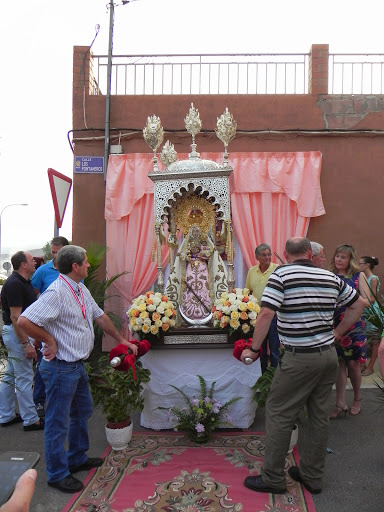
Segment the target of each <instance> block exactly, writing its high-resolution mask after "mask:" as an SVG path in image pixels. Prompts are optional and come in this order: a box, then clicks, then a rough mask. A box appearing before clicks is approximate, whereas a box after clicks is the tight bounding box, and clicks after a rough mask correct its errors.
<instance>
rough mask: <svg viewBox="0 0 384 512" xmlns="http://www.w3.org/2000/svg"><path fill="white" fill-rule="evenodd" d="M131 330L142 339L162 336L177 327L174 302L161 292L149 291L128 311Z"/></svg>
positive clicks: (134, 302)
mask: <svg viewBox="0 0 384 512" xmlns="http://www.w3.org/2000/svg"><path fill="white" fill-rule="evenodd" d="M126 314H127V316H128V318H129V330H130V331H131V332H133V333H134V334H137V336H138V337H139V338H140V339H143V338H145V337H146V335H148V334H152V335H154V336H160V333H161V332H166V331H168V330H169V329H171V328H172V327H174V326H175V318H176V311H175V306H174V304H173V302H171V301H170V300H169V298H168V297H167V296H166V295H163V294H162V293H160V292H156V293H155V292H153V291H148V292H146V293H145V294H144V295H140V296H139V297H137V298H136V299H134V300H133V303H132V306H131V307H130V308H129V309H128V311H127V313H126Z"/></svg>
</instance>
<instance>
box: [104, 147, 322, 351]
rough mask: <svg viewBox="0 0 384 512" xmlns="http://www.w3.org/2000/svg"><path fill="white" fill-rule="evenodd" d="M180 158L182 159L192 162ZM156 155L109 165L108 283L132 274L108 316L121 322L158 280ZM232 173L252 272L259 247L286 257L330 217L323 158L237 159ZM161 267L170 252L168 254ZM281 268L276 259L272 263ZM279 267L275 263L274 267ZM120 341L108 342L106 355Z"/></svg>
mask: <svg viewBox="0 0 384 512" xmlns="http://www.w3.org/2000/svg"><path fill="white" fill-rule="evenodd" d="M187 157H188V155H187V154H180V155H179V159H180V160H182V159H185V158H187ZM201 158H204V159H208V160H214V161H217V162H221V161H222V154H221V153H202V154H201ZM151 160H152V155H150V154H141V153H135V154H126V155H112V156H110V158H109V162H108V173H107V185H106V198H105V218H106V222H107V246H108V248H109V251H108V254H107V276H109V277H110V276H112V275H114V274H117V273H120V272H123V271H126V272H127V274H126V275H124V276H122V277H121V278H119V279H118V280H117V281H116V283H115V284H114V285H112V286H111V287H110V289H109V294H110V295H116V297H111V298H110V299H108V301H107V303H106V310H112V311H114V312H115V313H117V314H119V315H121V318H122V320H123V321H124V324H125V334H126V335H128V331H127V317H126V315H125V311H126V310H127V309H128V307H129V306H130V304H131V302H132V300H133V299H134V298H135V297H137V296H138V295H140V294H142V293H145V292H146V291H147V290H148V289H149V288H150V287H151V286H152V283H153V282H154V281H155V280H156V278H157V265H156V261H151V257H152V253H153V248H154V228H153V225H154V207H153V182H152V181H151V180H150V179H149V178H148V176H147V174H148V173H149V172H151V171H152V163H151ZM229 161H230V165H231V166H232V167H233V169H234V171H233V173H232V175H231V179H230V191H231V207H232V222H233V226H234V232H235V236H236V238H237V241H238V244H239V246H240V249H241V251H242V254H243V257H244V260H245V262H246V265H247V266H248V267H250V266H252V265H254V264H255V257H254V250H255V247H256V246H257V245H258V244H260V243H262V242H266V243H268V244H270V245H271V247H272V251H273V252H275V251H276V252H277V253H278V254H279V255H280V256H281V257H283V250H284V245H285V241H286V240H287V238H290V237H291V236H305V235H306V233H307V230H308V225H309V221H310V218H311V217H317V216H319V215H323V214H324V213H325V210H324V206H323V202H322V198H321V189H320V171H321V154H320V153H319V152H298V153H297V152H296V153H231V154H230V158H229ZM162 256H163V267H165V266H166V264H167V258H168V249H167V246H163V247H162ZM274 260H275V259H274ZM275 261H276V260H275ZM115 344H116V343H115V341H114V340H112V339H109V338H108V337H106V338H105V339H104V342H103V349H104V350H110V348H112V347H113V346H115Z"/></svg>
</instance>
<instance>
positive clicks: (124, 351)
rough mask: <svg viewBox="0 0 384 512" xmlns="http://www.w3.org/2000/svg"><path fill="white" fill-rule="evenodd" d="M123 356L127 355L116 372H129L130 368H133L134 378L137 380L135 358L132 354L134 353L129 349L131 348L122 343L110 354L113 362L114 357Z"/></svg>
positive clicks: (116, 368)
mask: <svg viewBox="0 0 384 512" xmlns="http://www.w3.org/2000/svg"><path fill="white" fill-rule="evenodd" d="M129 352H130V353H129ZM122 355H125V357H124V359H123V360H122V362H121V363H120V364H119V366H116V367H115V370H118V371H120V372H127V371H128V370H129V368H132V370H133V378H134V379H136V370H135V356H134V354H132V351H131V350H130V349H129V347H127V345H123V344H122V343H120V344H119V345H117V347H115V348H113V349H112V350H111V351H110V353H109V360H110V361H111V360H112V359H113V358H114V357H120V356H122Z"/></svg>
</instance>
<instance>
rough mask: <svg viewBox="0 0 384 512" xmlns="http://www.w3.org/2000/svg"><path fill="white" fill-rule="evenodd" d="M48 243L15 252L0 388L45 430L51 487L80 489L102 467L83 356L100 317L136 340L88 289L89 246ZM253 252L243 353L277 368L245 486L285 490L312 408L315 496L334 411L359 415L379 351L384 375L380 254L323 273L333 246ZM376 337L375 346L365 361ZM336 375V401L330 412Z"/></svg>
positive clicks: (294, 473) (342, 249)
mask: <svg viewBox="0 0 384 512" xmlns="http://www.w3.org/2000/svg"><path fill="white" fill-rule="evenodd" d="M51 252H52V259H51V260H50V261H48V262H47V263H45V264H44V263H43V262H42V261H39V260H38V259H36V258H33V257H32V256H31V255H30V254H29V253H27V252H25V251H18V252H17V253H16V254H14V255H13V256H12V259H11V261H12V265H13V273H12V275H11V276H10V277H9V278H8V280H7V281H6V283H5V284H4V286H3V289H2V291H1V301H2V308H3V320H4V328H3V333H2V334H3V342H4V345H5V347H6V349H7V351H8V355H9V357H8V360H7V368H6V372H5V375H4V377H3V379H2V382H1V385H0V425H1V427H8V426H10V425H13V424H15V423H21V422H22V423H23V428H24V431H26V432H28V431H33V430H44V444H45V459H46V471H47V476H48V484H49V485H50V486H52V487H55V488H57V489H59V490H61V491H62V492H68V493H72V492H78V491H80V490H81V489H82V488H83V484H82V482H81V481H80V480H78V479H76V478H75V477H74V476H73V473H76V472H78V471H80V470H84V469H91V468H93V467H97V466H100V465H101V464H102V459H100V458H95V459H92V458H88V456H87V454H86V452H87V450H88V449H89V441H88V429H87V421H88V419H89V417H90V416H91V414H92V400H91V397H90V392H89V386H88V378H87V375H86V372H85V370H84V365H83V363H84V361H85V360H86V359H87V358H88V357H89V355H90V353H91V351H92V349H93V343H94V332H93V322H94V321H95V322H96V323H97V324H98V325H99V326H100V327H101V328H102V329H103V330H104V331H105V332H107V333H108V334H110V335H111V336H112V337H114V338H115V340H116V341H117V342H118V343H123V344H125V345H127V346H129V348H130V349H131V350H132V351H133V353H134V354H135V353H136V352H137V347H136V345H134V344H131V343H130V342H129V341H127V340H125V339H124V338H123V337H122V336H121V334H120V333H119V332H118V331H117V330H116V328H115V327H114V326H113V324H112V322H111V321H110V320H109V318H108V317H107V315H105V314H104V312H103V311H102V310H101V309H100V308H99V307H98V306H97V304H96V303H95V301H94V300H93V298H92V296H91V294H90V293H89V291H88V289H87V288H86V287H85V286H84V284H83V280H84V278H85V277H86V276H87V271H88V268H89V263H88V260H87V254H86V251H85V250H84V249H83V248H81V247H78V246H75V245H69V243H68V240H67V239H65V238H64V237H56V238H54V239H53V240H52V242H51ZM255 257H256V260H257V261H258V263H257V265H255V266H254V267H252V268H251V269H250V270H249V272H248V275H247V278H246V283H245V286H246V288H248V289H250V290H251V292H252V293H253V295H255V296H256V297H257V299H258V300H259V302H260V305H261V310H260V313H259V315H258V318H257V323H256V326H255V330H254V335H253V340H252V346H251V347H250V348H249V349H246V350H244V352H243V355H242V361H243V362H245V359H246V358H248V359H249V358H250V359H252V360H256V359H257V358H258V357H259V354H260V352H261V351H262V354H263V356H262V358H261V367H262V371H263V372H264V371H265V370H266V369H267V367H268V362H270V364H271V365H272V366H274V367H275V368H276V372H275V377H274V380H273V384H272V388H271V392H270V395H269V399H268V402H267V409H266V453H265V460H264V464H263V468H262V471H261V474H260V475H258V476H252V477H247V479H246V480H245V482H244V483H245V485H246V487H248V488H250V489H252V490H254V491H257V492H271V493H283V492H286V484H285V472H284V461H285V456H286V453H287V449H288V445H289V439H290V434H291V430H292V426H293V424H294V423H295V421H296V419H297V417H298V415H299V414H300V411H301V410H302V409H303V407H305V408H306V410H307V415H308V421H307V422H306V424H307V427H306V428H307V429H309V436H308V437H307V439H308V440H310V442H311V447H310V448H309V447H308V450H305V449H304V450H303V451H302V453H301V461H300V466H299V467H292V468H290V470H289V474H290V476H291V478H293V479H294V480H297V481H299V482H301V483H303V485H304V486H305V487H306V488H307V489H308V490H309V491H310V492H312V493H314V494H316V493H319V492H321V486H322V476H323V472H324V458H325V453H326V450H325V448H326V442H327V434H328V425H329V419H335V418H337V417H339V416H340V415H346V414H347V413H349V414H350V415H351V416H356V415H358V414H359V413H360V411H361V400H362V397H361V392H360V387H361V380H362V375H363V376H366V375H370V374H371V373H372V372H373V365H374V363H375V360H376V359H377V358H378V359H379V364H380V369H381V372H382V375H383V377H384V338H383V339H382V341H380V336H381V330H382V325H381V308H380V299H381V295H380V280H379V278H378V276H377V275H375V274H374V272H373V271H374V268H375V266H376V265H378V260H377V258H375V257H370V256H362V257H360V258H357V254H356V251H355V249H354V247H352V246H351V245H349V244H342V245H339V246H338V247H337V248H336V249H335V252H334V255H333V257H332V260H331V262H330V270H326V269H325V268H324V267H325V264H326V258H325V254H324V247H323V246H322V245H321V244H319V243H317V242H310V241H309V240H308V239H306V238H300V237H296V238H292V239H290V240H288V241H287V243H286V247H285V252H284V257H285V261H286V263H284V264H282V265H278V264H277V263H272V262H271V259H272V251H271V247H270V246H269V245H268V244H265V243H263V244H260V245H259V246H258V247H256V250H255ZM374 313H376V315H375V314H374ZM364 315H365V316H366V317H367V318H368V321H367V320H366V318H365V316H364ZM375 318H376V319H375ZM367 340H368V343H370V344H371V346H372V355H371V359H370V361H369V363H368V364H367ZM282 347H283V348H284V350H281V348H282ZM33 361H37V365H36V369H35V371H34V369H33ZM348 377H349V379H350V381H351V384H352V387H353V393H354V396H353V401H352V404H351V405H350V406H348V405H347V404H346V399H345V389H346V383H347V378H348ZM334 383H336V402H335V405H334V407H333V409H332V410H331V411H329V399H330V393H331V389H332V386H333V384H334ZM15 390H16V396H17V402H18V412H17V411H16V409H17V407H16V401H15ZM59 410H60V414H57V412H58V411H59ZM30 477H31V478H32V480H33V479H34V477H35V474H34V473H33V472H32V473H31V474H30ZM9 510H10V511H11V510H12V508H9ZM25 510H27V509H25Z"/></svg>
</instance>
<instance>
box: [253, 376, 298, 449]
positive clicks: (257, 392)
mask: <svg viewBox="0 0 384 512" xmlns="http://www.w3.org/2000/svg"><path fill="white" fill-rule="evenodd" d="M275 371H276V368H274V367H273V366H268V368H267V369H266V370H265V372H264V373H263V374H262V375H261V376H260V377H259V378H258V379H257V381H256V382H255V384H254V385H253V386H252V389H253V390H254V395H253V397H252V399H253V400H254V401H255V402H256V403H257V408H258V409H261V410H262V409H264V408H265V406H266V403H267V399H268V395H269V392H270V390H271V386H272V382H273V378H274V376H275ZM298 437H299V427H298V425H297V423H295V424H294V425H293V428H292V434H291V441H290V443H289V450H288V453H291V452H292V450H293V448H294V447H295V446H296V444H297V439H298Z"/></svg>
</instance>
